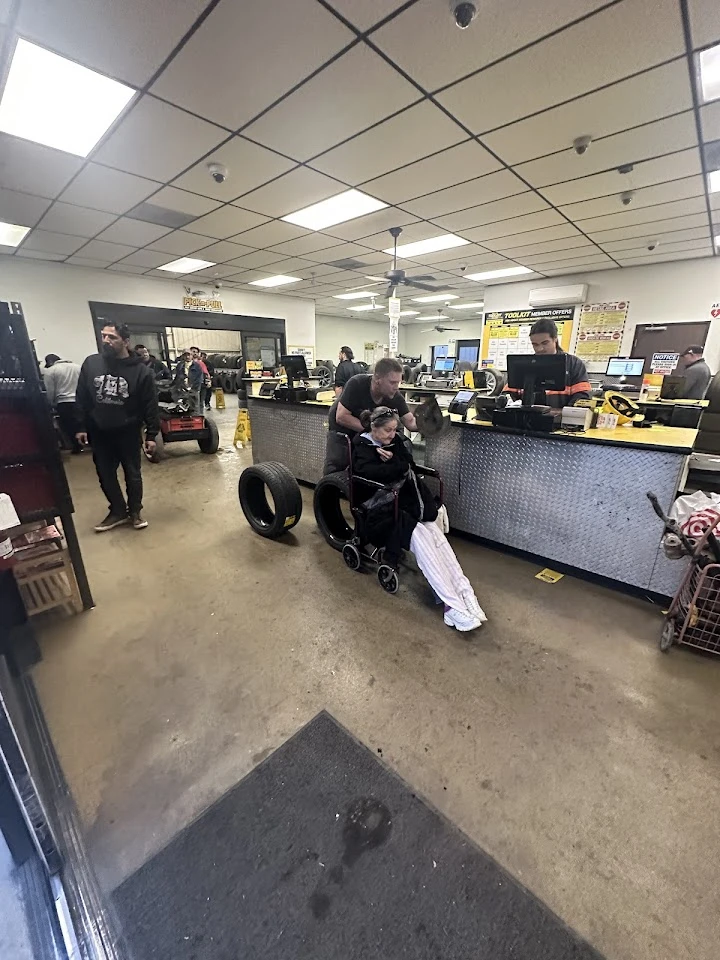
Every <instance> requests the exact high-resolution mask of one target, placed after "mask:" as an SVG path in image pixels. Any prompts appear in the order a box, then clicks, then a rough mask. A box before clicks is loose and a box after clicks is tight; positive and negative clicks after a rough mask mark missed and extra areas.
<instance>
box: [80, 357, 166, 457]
mask: <svg viewBox="0 0 720 960" xmlns="http://www.w3.org/2000/svg"><path fill="white" fill-rule="evenodd" d="M76 400H77V405H78V410H79V414H80V423H81V426H80V429H81V430H83V431H89V432H90V433H92V431H93V430H103V431H104V430H122V429H123V428H125V427H131V426H137V428H138V429H139V428H140V426H141V424H143V423H144V424H145V427H146V430H147V436H148V437H149V438H150V439H154V438H155V437H156V436H157V434H158V433H159V431H160V416H159V413H158V400H157V390H156V388H155V377H154V376H153V372H152V370H151V369H150V367H147V366H145V364H144V363H143V362H142V361H141V360H140V358H139V357H138V356H137V355H136V354H134V353H131V354H130V356H129V357H126V358H125V359H118V358H117V357H112V358H108V357H105V356H104V355H103V354H100V353H94V354H93V355H92V356H90V357H88V358H87V359H86V360H85V362H84V363H83V365H82V368H81V370H80V380H79V381H78V386H77V394H76Z"/></svg>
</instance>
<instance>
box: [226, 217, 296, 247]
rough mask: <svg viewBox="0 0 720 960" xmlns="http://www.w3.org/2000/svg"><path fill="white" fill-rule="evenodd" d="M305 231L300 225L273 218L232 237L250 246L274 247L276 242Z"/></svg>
mask: <svg viewBox="0 0 720 960" xmlns="http://www.w3.org/2000/svg"><path fill="white" fill-rule="evenodd" d="M306 233H307V231H306V230H303V228H302V227H296V226H295V224H294V223H282V222H281V221H280V220H273V221H272V222H270V223H264V224H262V226H259V227H254V228H253V229H252V230H247V231H246V232H245V233H241V234H238V235H237V236H236V237H233V238H232V239H233V240H237V242H238V243H243V244H246V245H247V246H250V247H260V248H261V249H264V248H265V247H275V246H277V244H278V243H283V241H285V240H294V239H296V238H297V237H302V236H304V235H305V234H306Z"/></svg>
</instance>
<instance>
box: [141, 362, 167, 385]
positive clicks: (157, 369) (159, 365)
mask: <svg viewBox="0 0 720 960" xmlns="http://www.w3.org/2000/svg"><path fill="white" fill-rule="evenodd" d="M145 366H147V367H150V369H151V370H152V372H153V376H154V377H155V379H156V380H169V379H170V371H169V370H168V368H167V367H166V366H165V364H164V363H163V362H162V360H158V358H157V357H150V359H149V360H148V362H147V363H146V364H145Z"/></svg>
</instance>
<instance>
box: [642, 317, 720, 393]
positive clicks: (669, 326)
mask: <svg viewBox="0 0 720 960" xmlns="http://www.w3.org/2000/svg"><path fill="white" fill-rule="evenodd" d="M709 329H710V321H709V320H700V321H697V322H693V323H640V324H638V326H637V327H636V328H635V339H634V340H633V347H632V353H631V354H630V356H631V357H644V358H645V366H644V367H643V372H644V373H650V363H651V361H652V357H653V354H654V353H682V352H683V350H686V349H687V348H688V347H689V346H691V345H692V344H695V343H697V344H699V345H700V346H702V347H704V346H705V340H706V338H707V335H708V330H709ZM633 379H634V378H633ZM639 379H640V378H638V380H639Z"/></svg>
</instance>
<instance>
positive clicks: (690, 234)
mask: <svg viewBox="0 0 720 960" xmlns="http://www.w3.org/2000/svg"><path fill="white" fill-rule="evenodd" d="M651 242H653V243H657V247H656V249H659V248H660V247H662V252H663V253H672V252H673V251H675V250H682V249H688V248H690V247H693V248H696V247H698V246H702V245H703V244H709V243H710V231H709V229H708V225H707V221H705V224H704V225H703V226H701V227H695V228H694V229H692V230H671V231H669V232H668V233H657V232H656V231H654V230H648V231H647V232H646V233H645V234H643V235H642V236H641V237H629V238H628V239H626V240H611V241H607V242H605V241H603V243H602V248H603V250H605V251H607V253H609V254H610V255H611V256H613V257H615V258H617V257H618V256H619V255H620V252H621V251H626V250H638V251H639V253H640V255H643V256H644V255H645V254H646V253H653V251H652V250H648V244H650V243H651ZM625 255H627V254H625Z"/></svg>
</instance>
